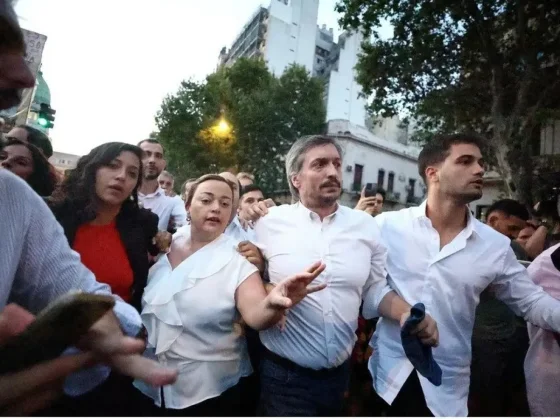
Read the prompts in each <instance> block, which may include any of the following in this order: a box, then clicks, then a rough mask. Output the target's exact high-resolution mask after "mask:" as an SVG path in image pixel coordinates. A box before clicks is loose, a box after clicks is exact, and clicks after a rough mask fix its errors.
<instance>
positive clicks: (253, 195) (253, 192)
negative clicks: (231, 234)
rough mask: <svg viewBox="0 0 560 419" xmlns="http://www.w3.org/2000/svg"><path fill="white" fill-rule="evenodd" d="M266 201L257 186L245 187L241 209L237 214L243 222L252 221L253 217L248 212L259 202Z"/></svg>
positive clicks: (242, 189) (240, 198)
mask: <svg viewBox="0 0 560 419" xmlns="http://www.w3.org/2000/svg"><path fill="white" fill-rule="evenodd" d="M261 201H264V194H263V191H262V189H261V188H259V187H258V186H257V185H255V184H251V185H247V186H243V187H242V188H241V194H240V197H239V208H238V209H237V214H238V215H239V217H240V218H242V219H243V220H250V219H251V217H250V215H249V213H248V212H247V211H248V210H249V209H250V208H251V207H252V206H253V205H254V204H256V203H257V202H261Z"/></svg>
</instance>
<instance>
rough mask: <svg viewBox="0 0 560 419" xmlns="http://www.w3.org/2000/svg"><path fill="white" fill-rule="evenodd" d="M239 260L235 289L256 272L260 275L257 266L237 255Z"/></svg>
mask: <svg viewBox="0 0 560 419" xmlns="http://www.w3.org/2000/svg"><path fill="white" fill-rule="evenodd" d="M236 259H237V269H236V271H237V275H236V276H237V284H236V286H235V288H236V289H237V287H239V286H240V285H241V284H242V283H243V282H244V281H245V280H246V279H247V278H249V277H250V276H251V275H253V274H254V273H255V272H256V273H258V272H259V270H258V269H257V267H256V266H255V265H253V264H252V263H251V262H249V261H248V260H247V259H245V258H244V257H243V256H241V255H236Z"/></svg>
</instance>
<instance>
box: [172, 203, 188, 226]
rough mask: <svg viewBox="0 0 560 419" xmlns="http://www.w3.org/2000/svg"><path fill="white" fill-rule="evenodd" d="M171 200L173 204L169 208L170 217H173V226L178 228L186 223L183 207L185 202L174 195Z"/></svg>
mask: <svg viewBox="0 0 560 419" xmlns="http://www.w3.org/2000/svg"><path fill="white" fill-rule="evenodd" d="M175 198H177V199H175ZM173 202H174V205H173V209H172V210H171V218H172V219H173V224H174V226H175V228H179V227H182V226H184V225H185V224H186V223H187V210H186V209H185V203H184V202H183V200H182V199H181V198H180V197H174V198H173Z"/></svg>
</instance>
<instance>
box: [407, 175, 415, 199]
mask: <svg viewBox="0 0 560 419" xmlns="http://www.w3.org/2000/svg"><path fill="white" fill-rule="evenodd" d="M415 186H416V179H408V198H407V201H408V202H413V201H414V195H415V193H414V192H415V191H414V189H415Z"/></svg>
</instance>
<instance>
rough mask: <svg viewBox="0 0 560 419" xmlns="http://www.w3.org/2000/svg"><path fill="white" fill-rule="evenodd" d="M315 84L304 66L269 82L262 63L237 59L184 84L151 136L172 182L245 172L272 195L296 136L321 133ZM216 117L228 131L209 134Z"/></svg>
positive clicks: (281, 184)
mask: <svg viewBox="0 0 560 419" xmlns="http://www.w3.org/2000/svg"><path fill="white" fill-rule="evenodd" d="M325 114H326V112H325V108H324V104H323V85H322V83H321V82H320V81H319V80H318V79H315V78H312V77H311V76H310V75H309V73H308V72H307V71H306V70H305V68H304V67H300V66H296V65H294V66H292V67H289V68H288V69H286V71H285V72H284V74H283V75H282V76H281V77H279V78H277V77H275V76H274V75H273V74H271V73H270V72H269V71H268V69H267V67H266V64H265V63H264V62H263V61H262V60H254V59H240V60H238V61H237V62H236V63H235V64H234V65H233V66H231V67H229V68H221V69H219V70H218V71H217V72H215V73H213V74H211V75H209V76H208V77H207V78H206V80H205V81H204V82H202V83H197V82H194V81H192V80H190V81H184V82H182V83H181V86H180V88H179V90H178V91H177V93H176V94H174V95H170V96H168V97H167V98H166V99H165V100H164V101H163V104H162V107H161V110H160V111H159V112H158V114H157V116H156V123H157V126H158V128H159V134H158V139H159V140H160V141H161V143H162V144H163V146H164V147H165V150H166V158H167V161H168V167H169V170H170V171H171V172H172V173H174V174H175V175H176V176H177V178H178V180H179V181H183V180H185V179H187V178H190V177H198V176H200V175H202V174H205V173H213V172H219V171H222V170H226V169H231V168H233V169H235V170H238V171H247V172H252V173H254V174H255V176H256V182H257V183H258V184H259V185H260V186H261V187H263V189H265V191H266V192H268V193H272V192H274V191H277V190H282V189H287V183H286V179H285V174H284V156H285V155H286V153H287V151H288V150H289V148H290V147H291V145H292V144H293V142H294V141H295V140H296V139H297V138H299V137H300V136H302V135H306V134H315V133H319V132H322V131H323V128H324V121H325V117H326V115H325ZM222 116H223V118H224V119H225V120H226V121H227V122H228V124H229V125H230V126H231V128H232V130H231V132H230V133H229V134H227V135H224V134H223V133H220V132H219V130H216V128H215V127H216V126H217V124H218V122H219V121H220V119H221V118H222Z"/></svg>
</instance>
